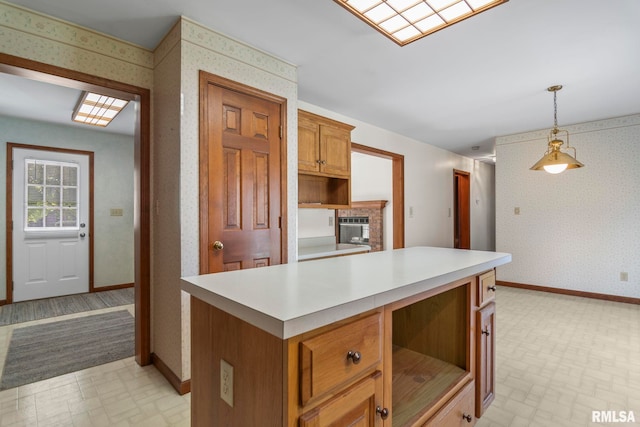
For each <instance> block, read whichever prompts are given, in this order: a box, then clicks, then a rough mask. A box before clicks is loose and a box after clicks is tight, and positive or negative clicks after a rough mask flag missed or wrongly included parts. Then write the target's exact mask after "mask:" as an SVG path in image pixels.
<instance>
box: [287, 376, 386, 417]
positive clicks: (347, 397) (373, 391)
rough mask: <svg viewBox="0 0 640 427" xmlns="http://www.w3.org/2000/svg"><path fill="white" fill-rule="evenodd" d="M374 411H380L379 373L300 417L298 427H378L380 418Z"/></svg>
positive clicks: (380, 379)
mask: <svg viewBox="0 0 640 427" xmlns="http://www.w3.org/2000/svg"><path fill="white" fill-rule="evenodd" d="M378 410H380V411H381V410H382V373H381V372H380V371H376V372H375V373H374V374H372V375H371V376H369V377H367V378H365V379H364V380H361V381H360V382H358V383H356V384H355V385H354V386H352V387H350V388H348V389H346V390H344V391H342V392H339V393H337V394H336V397H334V398H333V399H331V400H329V401H327V402H325V403H323V404H321V405H319V406H317V407H316V408H314V409H311V410H310V411H309V412H307V413H305V414H303V415H302V416H301V417H300V427H326V426H336V427H338V426H350V427H351V426H353V427H374V426H375V427H382V416H381V415H380V413H379V412H378ZM385 418H386V415H385Z"/></svg>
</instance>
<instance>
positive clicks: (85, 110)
mask: <svg viewBox="0 0 640 427" xmlns="http://www.w3.org/2000/svg"><path fill="white" fill-rule="evenodd" d="M128 103H129V101H125V100H123V99H118V98H113V97H111V96H106V95H100V94H97V93H92V92H83V93H82V98H80V101H79V102H78V105H76V108H75V109H74V110H73V115H72V116H71V118H72V119H73V121H74V122H78V123H84V124H87V125H94V126H101V127H105V126H107V125H108V124H109V123H111V120H113V119H114V118H115V117H116V116H117V115H118V113H119V112H120V111H122V110H123V109H124V107H126V106H127V104H128Z"/></svg>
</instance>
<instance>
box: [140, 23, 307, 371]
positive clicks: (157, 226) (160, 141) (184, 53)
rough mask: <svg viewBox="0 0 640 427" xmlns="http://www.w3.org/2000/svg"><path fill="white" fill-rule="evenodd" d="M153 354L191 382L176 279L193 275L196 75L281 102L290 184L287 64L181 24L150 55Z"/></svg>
mask: <svg viewBox="0 0 640 427" xmlns="http://www.w3.org/2000/svg"><path fill="white" fill-rule="evenodd" d="M155 67H156V71H155V75H154V79H155V88H154V107H153V116H154V129H153V131H154V135H156V137H155V138H154V154H153V161H154V164H153V170H154V178H153V179H154V189H155V191H154V204H155V208H154V211H155V212H154V216H153V224H154V225H153V230H154V231H153V240H154V241H153V243H152V245H153V251H154V253H153V259H154V265H153V282H154V295H153V301H154V307H153V311H154V313H153V322H154V325H153V330H154V342H153V349H154V352H155V353H156V354H158V355H159V356H160V358H161V359H162V360H163V361H164V362H165V363H166V364H167V366H169V368H171V370H172V371H173V372H174V373H176V375H178V376H179V377H180V378H181V379H183V380H186V379H188V378H190V376H191V364H190V322H189V317H190V309H189V296H188V294H186V293H185V292H181V291H180V286H181V282H180V277H184V276H190V275H196V274H198V273H199V271H200V267H199V183H198V164H199V157H198V146H199V124H198V121H199V71H200V70H204V71H207V72H210V73H212V74H216V75H219V76H222V77H225V78H228V79H231V80H234V81H237V82H240V83H243V84H246V85H248V86H252V87H255V88H258V89H261V90H264V91H267V92H270V93H273V94H276V95H279V96H282V97H284V98H287V100H288V102H287V108H288V110H287V116H288V120H287V139H288V145H287V148H288V150H287V155H288V165H287V167H288V172H289V176H294V177H295V176H297V157H298V156H297V149H296V148H297V144H295V141H296V140H297V120H296V117H297V83H296V69H295V67H293V66H292V65H290V64H287V63H286V62H283V61H281V60H279V59H277V58H274V57H272V56H270V55H268V54H265V53H263V52H261V51H259V50H256V49H254V48H252V47H250V46H247V45H245V44H242V43H239V42H237V41H234V40H231V39H228V38H226V37H224V36H223V35H221V34H218V33H216V32H215V31H212V30H210V29H207V28H205V27H203V26H202V25H200V24H198V23H196V22H194V21H191V20H188V19H186V18H181V19H180V21H179V22H178V23H177V24H176V25H175V26H174V27H173V29H172V30H171V31H170V32H169V33H168V34H167V35H166V36H165V38H164V40H163V42H162V43H161V44H160V45H159V46H158V47H157V48H156V50H155ZM288 181H289V184H288V188H287V193H288V199H289V209H288V222H289V236H288V240H289V253H290V259H295V253H296V232H295V230H296V209H297V206H296V204H297V180H296V179H289V180H288Z"/></svg>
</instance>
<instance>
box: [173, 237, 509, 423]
mask: <svg viewBox="0 0 640 427" xmlns="http://www.w3.org/2000/svg"><path fill="white" fill-rule="evenodd" d="M510 260H511V256H510V255H509V254H504V253H495V252H484V251H465V250H455V249H447V248H431V247H416V248H409V249H399V250H395V251H385V252H376V253H368V254H362V255H353V256H348V257H338V258H331V259H322V260H315V261H308V262H304V263H292V264H285V265H277V266H271V267H267V268H261V269H252V270H242V271H234V272H226V273H218V274H210V275H202V276H194V277H187V278H184V279H183V289H184V290H185V291H187V292H189V293H190V294H191V331H192V332H191V335H192V349H191V353H192V380H191V390H192V423H193V425H264V426H296V425H301V426H307V425H309V426H310V425H325V424H331V423H333V422H337V423H339V424H340V423H341V422H342V421H343V420H344V421H345V422H347V421H348V420H356V419H360V418H362V419H363V420H364V421H365V424H364V425H391V422H393V425H422V424H424V422H427V421H430V420H437V419H439V418H438V417H444V416H453V415H448V414H454V413H456V414H457V412H456V411H458V409H459V410H460V414H461V415H460V417H461V418H460V419H462V420H465V422H469V423H473V422H475V417H477V416H480V415H481V413H482V411H483V408H482V406H483V405H484V406H485V407H486V405H487V404H488V403H490V399H491V398H492V395H491V396H490V397H489V400H487V399H486V398H485V396H484V395H486V394H487V393H486V392H487V388H486V384H480V385H479V384H478V379H482V378H481V377H482V375H480V374H482V373H483V374H484V378H485V381H484V382H486V380H489V382H491V381H492V377H491V372H489V371H490V370H491V369H492V365H491V366H488V367H487V366H484V365H486V364H487V361H488V362H490V361H491V360H492V356H491V355H489V356H491V357H490V358H489V359H490V360H488V359H487V354H486V353H485V354H480V353H481V351H480V350H481V349H482V348H484V347H486V345H489V344H491V340H492V339H493V338H494V337H493V334H492V333H491V331H490V330H489V329H488V328H489V326H490V327H493V323H492V322H493V317H492V316H491V312H495V310H494V309H493V307H494V305H495V304H494V303H493V302H492V299H493V294H494V292H495V286H494V285H495V274H494V268H495V267H497V266H500V265H503V264H505V263H508V262H510ZM483 310H484V311H483ZM487 313H488V314H487ZM483 316H484V317H483ZM482 319H488V321H490V322H491V323H490V324H488V325H487V329H482V328H481V326H482V325H484V324H483V323H482V322H486V321H487V320H484V321H483V320H482ZM481 324H482V325H481ZM483 346H484V347H483ZM489 350H491V348H490V349H489ZM482 358H484V359H482ZM480 365H483V366H484V368H487V369H489V371H487V369H480V368H481V366H480ZM229 366H231V367H232V368H231V370H232V373H231V374H229ZM481 371H483V372H481ZM487 375H488V376H487ZM489 385H491V384H489ZM479 390H480V392H482V393H480V392H479ZM489 391H490V392H491V390H489ZM490 394H491V393H490ZM479 395H480V398H477V397H476V396H479ZM479 399H480V400H482V402H483V405H480V406H479V405H478V401H479ZM487 401H488V403H487ZM452 405H453V406H452ZM469 405H470V406H471V409H469ZM463 407H464V408H463ZM473 414H475V416H473ZM456 416H457V415H456ZM336 417H337V418H336ZM467 419H468V421H466V420H467ZM434 422H435V421H434Z"/></svg>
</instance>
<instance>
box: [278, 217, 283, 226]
mask: <svg viewBox="0 0 640 427" xmlns="http://www.w3.org/2000/svg"><path fill="white" fill-rule="evenodd" d="M278 228H282V217H281V216H279V217H278Z"/></svg>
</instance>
